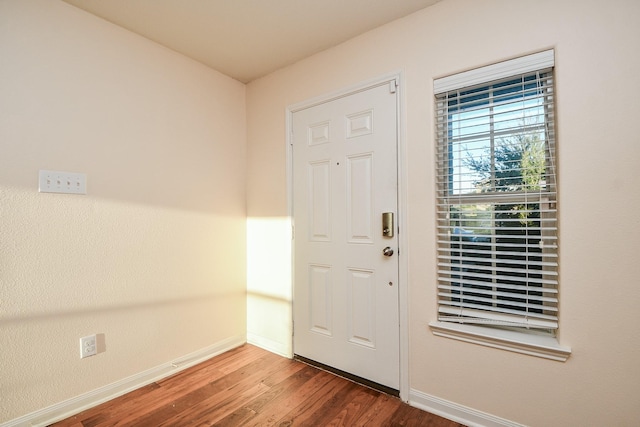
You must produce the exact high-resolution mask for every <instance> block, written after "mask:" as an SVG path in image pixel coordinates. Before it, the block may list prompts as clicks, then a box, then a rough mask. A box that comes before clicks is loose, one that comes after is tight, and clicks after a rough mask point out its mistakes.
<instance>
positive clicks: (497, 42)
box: [247, 0, 640, 426]
mask: <svg viewBox="0 0 640 427" xmlns="http://www.w3.org/2000/svg"><path fill="white" fill-rule="evenodd" d="M638 18H640V3H639V2H637V1H635V0H627V1H624V0H617V1H610V2H602V1H599V0H598V1H593V0H588V1H581V2H575V1H571V0H562V1H558V0H555V1H552V0H548V1H536V2H533V3H532V2H524V1H511V0H480V1H479V0H444V1H442V2H440V3H438V4H436V5H435V6H433V7H430V8H428V9H425V10H423V11H421V12H418V13H416V14H413V15H411V16H409V17H407V18H405V19H402V20H399V21H396V22H394V23H391V24H390V25H387V26H385V27H382V28H379V29H377V30H374V31H372V32H369V33H367V34H364V35H362V36H360V37H358V38H355V39H353V40H351V41H349V42H347V43H345V44H342V45H340V46H338V47H335V48H333V49H330V50H328V51H326V52H323V53H320V54H318V55H315V56H313V57H311V58H308V59H306V60H304V61H301V62H299V63H297V64H295V65H293V66H290V67H287V68H285V69H283V70H280V71H278V72H276V73H273V74H272V75H269V76H267V77H264V78H262V79H259V80H257V81H254V82H252V83H250V84H249V85H248V88H247V100H248V103H247V117H248V166H247V170H248V175H247V181H248V186H247V188H248V199H247V210H248V217H249V220H251V219H252V218H262V219H264V218H271V219H272V220H273V221H280V222H283V221H284V222H286V216H287V212H288V210H287V187H286V150H285V139H286V138H285V132H286V126H285V110H286V107H287V106H288V105H291V104H294V103H297V102H301V101H303V100H305V99H308V98H312V97H316V96H319V95H322V94H325V93H328V92H333V91H336V90H338V89H341V88H343V87H347V86H350V85H353V84H355V83H358V82H361V81H364V80H368V79H371V78H374V77H376V76H379V75H382V74H386V73H389V72H394V71H397V70H401V71H402V72H403V73H404V74H403V75H404V85H403V87H402V91H403V99H404V105H403V107H404V118H405V120H406V123H405V125H406V126H405V138H404V144H405V147H406V152H405V161H406V170H405V171H404V172H405V173H406V174H407V176H408V182H407V184H408V185H407V187H406V188H405V191H406V192H407V196H408V197H407V204H406V209H407V217H408V224H406V227H405V230H406V231H407V233H404V235H405V236H407V239H408V257H409V261H408V262H409V269H408V275H409V280H408V283H406V284H405V286H408V287H409V298H408V300H409V306H408V311H409V326H408V327H409V337H410V339H409V350H410V355H409V359H410V366H409V375H410V387H411V390H412V396H414V397H415V396H430V397H435V398H440V399H445V400H447V401H450V402H454V403H455V404H458V405H463V406H466V407H469V408H472V409H475V410H478V411H482V412H486V413H489V414H493V415H495V416H498V417H502V418H505V419H508V420H512V421H515V422H519V423H522V424H526V425H532V426H568V425H571V426H577V425H583V426H587V425H588V426H599V425H619V426H630V425H637V423H638V420H640V405H638V396H639V395H640V363H638V354H639V352H640V332H639V331H640V328H638V326H637V317H638V314H637V307H638V304H639V303H640V286H638V278H639V277H640V263H639V262H637V260H636V254H637V252H638V249H639V248H640V245H639V243H638V238H640V233H639V231H640V222H639V221H638V219H637V218H638V216H637V211H638V210H639V209H640V191H638V189H639V188H640V173H638V161H639V160H640V141H639V140H638V131H637V129H636V127H637V126H636V125H635V123H636V122H637V117H638V116H639V115H640V104H639V103H638V102H636V101H635V96H636V93H638V91H639V90H640V79H639V78H638V69H640V56H639V55H638V52H640V26H638V23H637V21H638ZM547 48H555V50H556V77H557V114H558V124H557V125H558V126H557V127H558V147H559V153H558V158H559V174H560V176H559V184H560V188H559V191H560V196H559V197H560V200H559V209H560V218H559V219H560V239H561V240H560V242H561V250H560V257H561V261H560V262H561V314H560V327H561V329H560V343H561V344H562V345H565V346H570V347H571V348H572V350H573V354H572V356H571V357H570V359H569V360H568V361H567V362H565V363H562V362H556V361H549V360H545V359H540V358H536V357H532V356H525V355H520V354H516V353H511V352H506V351H503V350H497V349H490V348H486V347H481V346H477V345H473V344H467V343H463V342H459V341H454V340H450V339H446V338H439V337H435V336H433V335H432V333H431V332H430V330H429V328H428V326H427V325H428V323H429V322H430V321H433V320H435V319H436V303H435V295H436V283H435V269H436V266H435V262H436V253H435V239H434V235H433V234H434V229H435V218H434V211H435V209H434V197H435V195H434V185H433V177H434V171H433V169H434V168H433V163H434V159H433V153H434V145H433V144H434V138H433V128H432V120H431V117H432V116H433V109H432V99H433V93H432V82H433V79H434V78H436V77H441V76H444V75H448V74H451V73H455V72H459V71H463V70H466V69H469V68H474V67H478V66H482V65H486V64H488V63H493V62H496V61H500V60H504V59H508V58H512V57H516V56H520V55H523V54H527V53H532V52H536V51H540V50H544V49H547ZM288 238H289V236H288V234H287V233H283V234H282V237H281V238H280V239H279V241H276V242H275V243H274V244H276V245H285V246H286V241H287V239H288ZM270 239H271V240H274V239H273V237H271V238H270ZM248 242H249V246H250V247H251V245H252V244H253V245H255V247H257V248H259V247H261V246H262V247H264V248H265V254H266V253H267V248H268V247H269V246H268V245H266V244H264V243H265V241H264V238H263V237H261V233H255V234H253V233H250V234H249V236H248ZM269 256H270V257H271V259H272V265H273V266H277V267H273V268H282V269H285V270H286V269H287V268H290V259H289V258H288V253H285V254H284V255H283V256H282V257H280V258H279V261H278V260H277V259H276V258H277V257H276V256H274V255H273V254H270V255H269ZM252 268H253V264H252V263H250V264H249V271H251V269H252ZM265 271H266V270H265ZM284 280H286V279H282V281H284ZM274 286H275V287H276V288H278V287H279V286H282V283H273V281H272V280H271V279H269V278H267V277H265V278H263V279H262V281H260V280H256V281H255V282H254V283H253V284H252V287H253V288H254V289H255V290H256V293H261V292H262V293H268V292H269V289H271V288H272V287H274ZM603 292H609V293H610V295H609V296H604V295H603ZM290 297H291V296H290V294H289V295H284V296H281V297H280V298H279V299H271V300H270V301H269V303H268V304H267V303H265V304H262V305H261V304H260V302H259V300H256V301H254V303H255V310H256V311H255V312H256V313H259V315H256V316H255V318H252V317H251V315H252V313H250V316H249V320H248V332H249V333H250V334H251V333H252V332H253V331H257V330H258V329H259V328H260V323H259V322H260V319H262V318H269V313H272V314H273V315H274V316H279V315H280V313H281V312H282V311H283V310H285V311H286V310H289V303H288V302H287V301H288V300H289V299H290ZM250 299H251V295H250ZM287 327H288V329H272V330H269V331H266V332H265V334H266V335H265V337H266V339H268V340H270V341H271V342H276V343H281V344H286V343H289V342H290V333H291V330H290V324H289V325H287ZM286 350H287V351H291V348H290V346H289V347H288V348H287V349H286Z"/></svg>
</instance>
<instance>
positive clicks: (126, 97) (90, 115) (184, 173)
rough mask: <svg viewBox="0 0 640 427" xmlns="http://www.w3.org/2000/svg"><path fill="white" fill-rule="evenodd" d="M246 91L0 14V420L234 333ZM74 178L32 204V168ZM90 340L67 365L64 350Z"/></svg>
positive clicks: (135, 45) (76, 20) (129, 39)
mask: <svg viewBox="0 0 640 427" xmlns="http://www.w3.org/2000/svg"><path fill="white" fill-rule="evenodd" d="M245 156H246V123H245V86H244V85H243V84H241V83H239V82H237V81H235V80H233V79H230V78H228V77H226V76H223V75H221V74H219V73H217V72H215V71H213V70H211V69H209V68H207V67H205V66H203V65H201V64H199V63H196V62H194V61H191V60H189V59H186V58H185V57H183V56H181V55H179V54H177V53H175V52H173V51H170V50H168V49H165V48H162V47H160V46H158V45H156V44H154V43H152V42H150V41H148V40H147V39H144V38H142V37H139V36H136V35H133V34H132V33H129V32H127V31H125V30H123V29H121V28H119V27H116V26H114V25H112V24H109V23H107V22H106V21H103V20H100V19H98V18H96V17H94V16H93V15H89V14H87V13H85V12H83V11H80V10H79V9H76V8H74V7H72V6H70V5H68V4H66V3H62V2H59V1H52V0H28V1H24V0H0V423H1V422H2V421H6V420H9V419H14V418H16V417H19V416H22V415H24V414H27V413H29V412H32V411H35V410H38V409H42V408H44V407H46V406H49V405H52V404H56V403H59V402H61V401H63V400H66V399H69V398H72V397H74V396H77V395H81V394H83V393H87V392H88V391H90V390H93V389H96V388H99V387H103V386H105V385H107V384H110V383H113V382H115V381H118V380H121V379H123V378H125V377H128V376H130V375H134V374H138V373H140V372H142V371H144V370H147V369H150V368H153V367H156V366H158V365H160V364H163V363H166V362H169V361H171V360H173V359H174V358H177V357H181V356H184V355H187V354H189V353H191V352H194V351H197V350H200V349H203V348H206V347H208V346H211V345H213V344H216V343H219V342H221V341H224V340H227V339H229V338H233V337H237V338H239V339H240V340H243V339H244V337H245V334H246V321H245V318H246V308H245V301H246V298H245V294H246V287H245V283H246V277H245V276H246V261H245V259H246V244H245V234H246V231H245V230H246V228H245V220H246V207H245ZM39 169H51V170H62V171H72V172H84V173H86V174H87V180H88V194H87V195H86V196H77V195H60V194H40V193H38V180H37V177H38V170H39ZM93 333H98V334H104V338H105V342H104V345H101V350H102V351H103V350H104V349H105V345H106V351H104V352H101V353H100V354H98V355H96V356H94V357H90V358H87V359H82V360H80V358H79V344H78V339H79V338H80V337H82V336H85V335H89V334H93Z"/></svg>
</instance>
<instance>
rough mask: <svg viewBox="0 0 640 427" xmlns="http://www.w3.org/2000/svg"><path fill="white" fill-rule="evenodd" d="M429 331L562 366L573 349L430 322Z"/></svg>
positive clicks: (490, 330) (545, 339) (547, 341)
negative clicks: (548, 360)
mask: <svg viewBox="0 0 640 427" xmlns="http://www.w3.org/2000/svg"><path fill="white" fill-rule="evenodd" d="M429 327H430V328H431V332H433V334H434V335H436V336H439V337H445V338H452V339H455V340H459V341H465V342H470V343H473V344H479V345H484V346H487V347H493V348H499V349H501V350H507V351H513V352H516V353H521V354H528V355H530V356H536V357H542V358H545V359H550V360H557V361H559V362H565V361H566V360H567V359H568V358H569V356H570V355H571V348H569V347H563V346H561V345H560V344H558V341H557V340H556V339H555V338H553V337H547V336H542V335H529V334H522V333H519V332H515V331H506V330H502V329H493V328H486V327H482V326H475V325H473V326H472V325H460V324H455V323H445V322H431V323H429Z"/></svg>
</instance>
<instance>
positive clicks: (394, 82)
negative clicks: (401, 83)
mask: <svg viewBox="0 0 640 427" xmlns="http://www.w3.org/2000/svg"><path fill="white" fill-rule="evenodd" d="M397 90H398V80H395V79H394V80H391V81H390V82H389V93H396V91H397Z"/></svg>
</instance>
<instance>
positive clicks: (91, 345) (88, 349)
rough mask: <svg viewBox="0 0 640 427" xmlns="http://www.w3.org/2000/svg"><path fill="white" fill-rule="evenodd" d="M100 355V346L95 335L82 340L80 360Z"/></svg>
mask: <svg viewBox="0 0 640 427" xmlns="http://www.w3.org/2000/svg"><path fill="white" fill-rule="evenodd" d="M97 353H98V346H97V342H96V336H95V335H89V336H88V337H82V338H80V359H84V358H85V357H89V356H93V355H95V354H97Z"/></svg>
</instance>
